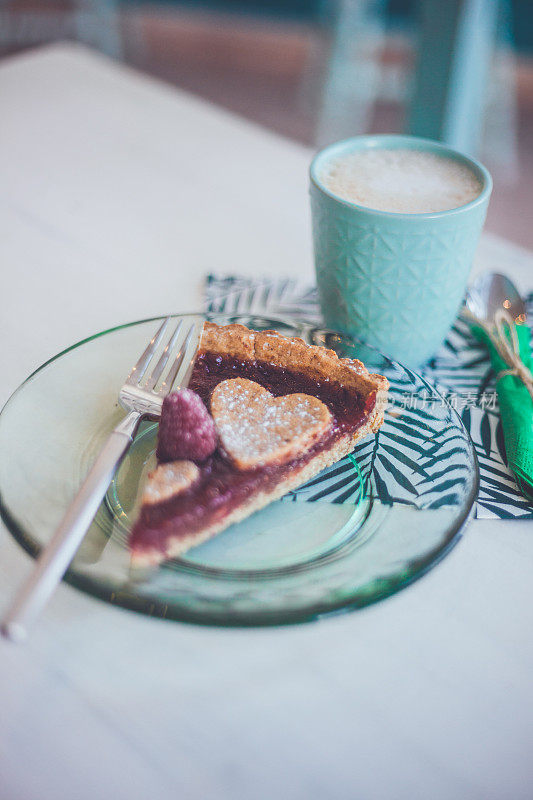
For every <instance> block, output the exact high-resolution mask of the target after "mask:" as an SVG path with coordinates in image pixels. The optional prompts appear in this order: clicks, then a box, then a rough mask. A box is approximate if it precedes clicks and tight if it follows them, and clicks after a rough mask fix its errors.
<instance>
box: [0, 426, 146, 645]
mask: <svg viewBox="0 0 533 800" xmlns="http://www.w3.org/2000/svg"><path fill="white" fill-rule="evenodd" d="M140 419H141V414H139V413H137V412H136V411H132V412H130V413H129V414H128V416H127V417H125V418H124V420H123V421H122V422H121V423H120V424H119V425H118V426H117V427H116V428H115V430H114V431H113V433H112V434H111V435H110V436H109V438H108V439H107V441H106V443H105V444H104V446H103V448H102V450H101V451H100V453H99V455H98V457H97V459H96V461H95V462H94V464H93V466H92V467H91V469H90V470H89V473H88V474H87V477H86V478H85V480H84V481H83V483H82V485H81V487H80V489H79V491H78V494H77V495H76V497H75V498H74V500H73V501H72V503H71V505H70V506H69V508H68V511H67V512H66V514H65V516H64V517H63V519H62V521H61V522H60V524H59V527H58V528H57V530H56V532H55V533H54V535H53V537H52V538H51V539H50V542H49V543H48V545H47V546H46V547H45V548H44V550H43V551H42V552H41V554H40V555H39V558H38V559H37V561H36V564H35V566H34V568H33V570H32V572H31V573H30V575H29V576H28V577H27V579H26V580H25V582H24V583H23V584H22V586H21V587H20V589H19V591H18V592H17V594H16V596H15V599H14V601H13V603H12V605H11V606H10V608H9V609H8V611H7V613H6V615H5V616H4V619H3V620H2V623H1V626H0V627H1V631H2V633H3V634H4V636H6V637H7V638H8V639H11V640H13V641H22V640H23V639H25V638H26V634H27V630H28V627H29V626H30V625H31V623H32V622H33V621H34V620H35V618H36V617H37V615H38V614H39V613H40V611H41V610H42V609H43V608H44V606H45V605H46V603H47V601H48V600H49V599H50V597H51V596H52V594H53V592H54V590H55V588H56V586H57V585H58V583H59V581H60V580H61V578H62V577H63V575H64V574H65V572H66V570H67V567H68V565H69V564H70V562H71V561H72V559H73V557H74V554H75V553H76V550H77V549H78V547H79V546H80V544H81V542H82V539H83V537H84V536H85V534H86V532H87V530H88V528H89V526H90V524H91V522H92V520H93V518H94V515H95V514H96V512H97V511H98V507H99V506H100V503H101V502H102V500H103V498H104V496H105V493H106V492H107V489H108V487H109V484H110V483H111V479H112V478H113V475H114V473H115V470H116V468H117V466H118V464H119V463H120V461H121V460H122V458H123V456H124V454H125V453H126V451H127V450H128V448H129V446H130V444H131V442H132V439H133V436H134V434H135V431H136V429H137V426H138V424H139V421H140Z"/></svg>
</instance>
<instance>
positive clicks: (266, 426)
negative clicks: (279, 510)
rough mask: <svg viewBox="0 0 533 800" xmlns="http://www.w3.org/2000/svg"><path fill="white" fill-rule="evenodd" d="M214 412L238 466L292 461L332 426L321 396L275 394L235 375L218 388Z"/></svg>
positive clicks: (221, 435) (213, 400)
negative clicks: (280, 395) (279, 395)
mask: <svg viewBox="0 0 533 800" xmlns="http://www.w3.org/2000/svg"><path fill="white" fill-rule="evenodd" d="M211 414H212V416H213V419H214V420H215V425H216V428H217V432H218V435H219V440H220V443H221V445H222V447H223V449H224V450H225V452H226V454H227V455H228V457H229V458H230V459H231V461H232V462H233V463H234V464H235V466H236V467H237V468H238V469H251V468H253V467H259V466H263V465H265V464H283V463H285V462H286V461H290V460H291V459H292V458H295V457H297V456H298V455H300V454H301V453H304V452H305V451H306V450H308V449H309V448H310V447H311V446H312V445H313V444H314V442H315V441H316V440H317V439H318V438H319V437H320V436H321V435H322V434H323V433H324V432H325V431H326V430H327V429H328V428H329V426H330V425H331V414H330V412H329V410H328V408H327V406H326V405H324V403H323V402H322V401H321V400H318V399H317V398H316V397H313V396H312V395H309V394H288V395H284V396H282V397H274V396H273V395H272V394H271V393H270V392H269V391H267V390H266V389H264V388H263V387H262V386H260V385H259V384H258V383H255V381H249V380H246V379H245V378H230V379H229V380H226V381H222V382H221V383H219V384H218V386H216V387H215V390H214V391H213V394H212V396H211Z"/></svg>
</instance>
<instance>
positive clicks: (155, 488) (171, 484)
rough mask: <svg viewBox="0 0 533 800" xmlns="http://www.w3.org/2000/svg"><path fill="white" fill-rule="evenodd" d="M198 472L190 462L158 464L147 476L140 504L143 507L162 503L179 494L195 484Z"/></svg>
mask: <svg viewBox="0 0 533 800" xmlns="http://www.w3.org/2000/svg"><path fill="white" fill-rule="evenodd" d="M199 477H200V470H199V469H198V467H197V466H196V464H193V462H192V461H168V462H166V463H165V464H159V465H158V466H157V467H156V468H155V469H154V470H153V471H152V472H150V473H149V474H148V481H147V482H146V486H145V488H144V493H143V496H142V502H143V503H144V504H145V505H152V504H153V503H162V502H163V501H164V500H170V498H171V497H174V495H177V494H181V493H182V492H185V491H187V489H188V488H189V487H190V486H192V485H193V483H196V481H197V480H198V478H199Z"/></svg>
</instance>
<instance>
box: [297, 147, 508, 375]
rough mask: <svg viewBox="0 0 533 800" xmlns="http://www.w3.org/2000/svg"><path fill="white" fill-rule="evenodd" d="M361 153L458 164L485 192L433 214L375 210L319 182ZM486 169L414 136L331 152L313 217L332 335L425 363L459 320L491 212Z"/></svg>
mask: <svg viewBox="0 0 533 800" xmlns="http://www.w3.org/2000/svg"><path fill="white" fill-rule="evenodd" d="M360 147H365V148H366V147H388V148H393V147H402V148H406V147H408V148H412V149H417V150H425V151H429V152H435V153H440V154H442V155H445V156H448V157H452V158H456V159H459V160H460V161H462V162H463V163H466V164H467V165H468V166H470V168H471V169H472V170H473V171H474V173H475V174H476V175H477V176H478V177H479V179H480V180H481V184H482V190H481V193H480V194H479V196H478V197H477V198H476V199H475V200H473V201H472V202H471V203H468V204H467V205H465V206H461V207H459V208H456V209H452V210H450V211H442V212H437V213H428V214H398V213H390V212H383V211H374V210H372V209H369V208H365V207H363V206H358V205H356V204H354V203H350V202H348V201H345V200H341V199H339V198H337V197H336V196H335V195H333V194H332V193H331V192H329V191H328V190H327V189H326V188H325V187H324V186H323V185H322V183H321V182H320V172H321V169H322V168H323V166H324V164H325V163H326V162H327V161H329V160H330V159H331V158H332V157H335V156H337V155H341V154H342V153H344V152H350V151H352V150H354V149H356V148H360ZM491 188H492V181H491V178H490V175H489V173H488V172H487V170H486V169H485V168H484V167H483V166H482V165H481V164H478V163H477V162H475V161H473V160H472V159H468V158H466V157H465V156H462V155H460V154H458V153H455V151H453V150H450V149H449V148H447V147H445V146H444V145H440V144H438V143H436V142H432V141H429V140H425V139H418V138H416V137H406V136H368V137H366V136H364V137H356V138H354V139H351V140H346V141H344V142H339V143H337V144H335V145H331V146H330V147H328V148H326V149H325V150H322V151H321V152H320V153H319V154H318V155H317V156H316V157H315V159H314V160H313V162H312V164H311V190H310V191H311V209H312V217H313V240H314V250H315V267H316V275H317V284H318V290H319V296H320V304H321V308H322V313H323V315H324V319H325V322H326V324H327V325H328V326H330V327H332V328H335V329H339V330H341V331H344V332H346V333H349V334H351V335H355V336H357V337H359V338H360V339H363V340H364V341H366V342H367V343H368V344H371V345H373V346H375V347H378V348H379V349H380V350H382V351H383V352H385V353H387V354H389V355H391V356H393V357H394V358H395V359H397V360H399V361H403V362H404V363H406V364H408V365H412V366H416V365H418V364H420V363H423V362H424V361H426V360H427V359H428V358H430V357H431V356H432V355H433V354H434V353H435V352H436V350H437V349H438V347H439V345H440V344H441V342H442V341H443V339H444V338H445V336H446V334H447V332H448V330H449V328H450V326H451V325H452V323H453V320H454V318H455V316H456V314H457V311H458V308H459V305H460V303H461V300H462V298H463V296H464V291H465V288H466V283H467V279H468V274H469V271H470V267H471V264H472V260H473V257H474V253H475V249H476V246H477V242H478V239H479V234H480V233H481V229H482V227H483V223H484V220H485V215H486V211H487V205H488V200H489V197H490V192H491Z"/></svg>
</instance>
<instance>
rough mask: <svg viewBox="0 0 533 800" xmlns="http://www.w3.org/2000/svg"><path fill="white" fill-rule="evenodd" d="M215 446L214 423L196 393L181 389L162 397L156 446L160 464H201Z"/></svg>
mask: <svg viewBox="0 0 533 800" xmlns="http://www.w3.org/2000/svg"><path fill="white" fill-rule="evenodd" d="M216 444H217V435H216V430H215V423H214V422H213V420H212V419H211V417H210V416H209V414H208V411H207V409H206V407H205V406H204V404H203V402H202V400H201V398H200V397H199V396H198V395H197V394H196V392H193V391H191V389H180V390H179V391H177V392H172V393H171V394H169V395H167V397H165V399H164V400H163V407H162V409H161V419H160V421H159V437H158V442H157V458H158V459H159V461H176V460H177V459H181V458H185V459H190V460H191V461H203V460H204V459H206V458H208V457H209V456H210V455H212V453H213V452H214V450H215V447H216Z"/></svg>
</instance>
